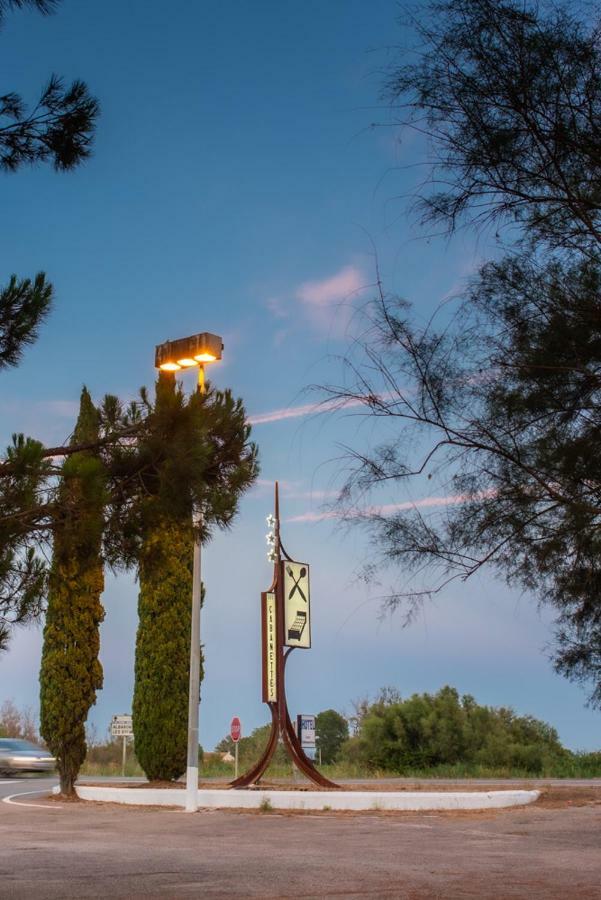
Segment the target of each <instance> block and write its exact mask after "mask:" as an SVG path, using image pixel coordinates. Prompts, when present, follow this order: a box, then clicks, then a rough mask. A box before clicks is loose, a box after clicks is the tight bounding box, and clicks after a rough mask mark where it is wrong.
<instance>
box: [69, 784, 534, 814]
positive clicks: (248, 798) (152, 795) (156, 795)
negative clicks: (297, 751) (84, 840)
mask: <svg viewBox="0 0 601 900" xmlns="http://www.w3.org/2000/svg"><path fill="white" fill-rule="evenodd" d="M76 791H77V795H78V797H80V799H81V800H92V801H95V802H99V801H100V802H105V803H123V804H128V805H132V806H171V807H182V808H183V807H185V805H186V792H185V790H182V788H181V787H173V788H152V787H136V788H135V789H134V788H131V787H123V786H117V785H114V786H107V787H105V786H100V785H87V784H86V785H84V784H82V785H77V786H76ZM539 796H540V791H536V790H501V791H344V790H337V791H326V790H322V791H306V790H304V791H299V790H271V789H269V790H261V789H255V790H219V789H206V788H200V789H199V791H198V805H199V807H200V808H201V809H265V810H271V809H273V810H279V809H282V810H295V809H296V810H324V809H327V810H354V811H374V810H397V811H406V812H415V811H425V810H480V809H503V808H507V807H511V806H525V805H527V804H529V803H533V802H534V801H535V800H537V799H538V798H539Z"/></svg>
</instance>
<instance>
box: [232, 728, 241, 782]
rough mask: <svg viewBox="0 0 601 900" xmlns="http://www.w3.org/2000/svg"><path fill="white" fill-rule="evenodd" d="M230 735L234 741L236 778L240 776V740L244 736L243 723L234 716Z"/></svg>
mask: <svg viewBox="0 0 601 900" xmlns="http://www.w3.org/2000/svg"><path fill="white" fill-rule="evenodd" d="M230 737H231V739H232V740H233V742H234V778H237V777H238V742H239V741H240V738H241V737H242V723H241V721H240V719H239V718H238V716H234V718H233V719H232V722H231V725H230Z"/></svg>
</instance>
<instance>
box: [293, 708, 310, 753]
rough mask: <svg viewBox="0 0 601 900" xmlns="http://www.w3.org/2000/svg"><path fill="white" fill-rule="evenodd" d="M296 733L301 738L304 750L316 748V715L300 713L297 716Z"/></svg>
mask: <svg viewBox="0 0 601 900" xmlns="http://www.w3.org/2000/svg"><path fill="white" fill-rule="evenodd" d="M296 733H297V735H298V736H299V738H300V743H301V747H302V748H303V750H314V749H315V716H304V715H299V716H297V717H296Z"/></svg>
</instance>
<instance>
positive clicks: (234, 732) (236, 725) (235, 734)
mask: <svg viewBox="0 0 601 900" xmlns="http://www.w3.org/2000/svg"><path fill="white" fill-rule="evenodd" d="M230 736H231V738H232V740H233V742H234V744H237V743H238V741H239V740H240V738H241V737H242V723H241V722H240V719H239V718H238V716H234V718H233V719H232V724H231V725H230Z"/></svg>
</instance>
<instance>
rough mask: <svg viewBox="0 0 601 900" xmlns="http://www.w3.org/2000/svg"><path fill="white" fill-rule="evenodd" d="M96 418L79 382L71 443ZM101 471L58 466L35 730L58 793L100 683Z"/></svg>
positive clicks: (67, 788)
mask: <svg viewBox="0 0 601 900" xmlns="http://www.w3.org/2000/svg"><path fill="white" fill-rule="evenodd" d="M99 428H100V424H99V416H98V412H97V410H96V409H95V407H94V404H93V403H92V400H91V397H90V394H89V393H88V390H87V388H85V387H84V388H83V390H82V393H81V402H80V409H79V418H78V420H77V425H76V427H75V431H74V433H73V437H72V444H87V443H91V442H94V441H97V440H98V437H99ZM105 499H106V498H105V471H104V466H103V464H102V462H101V460H100V459H99V458H98V456H97V455H95V454H94V452H92V451H80V452H78V453H74V454H73V455H72V456H71V457H69V458H68V459H67V460H66V462H65V463H64V465H63V470H62V479H61V486H60V489H59V503H58V504H57V508H58V510H59V512H58V514H57V518H56V520H55V522H54V542H53V557H52V567H51V571H50V581H49V592H48V610H47V613H46V625H45V628H44V646H43V650H42V664H41V671H40V704H41V709H40V732H41V734H42V736H43V738H44V740H45V741H46V743H47V745H48V747H49V748H50V750H51V751H52V753H53V754H54V755H55V756H56V758H57V766H58V771H59V775H60V786H61V793H63V794H66V795H69V794H73V793H74V784H75V780H76V778H77V774H78V772H79V769H80V767H81V764H82V763H83V761H84V759H85V756H86V740H85V723H86V719H87V716H88V712H89V710H90V707H91V706H93V705H94V703H95V702H96V692H97V691H98V690H100V688H101V687H102V666H101V665H100V661H99V659H98V652H99V648H100V636H99V626H100V623H101V622H102V619H103V618H104V610H103V608H102V604H101V602H100V596H101V594H102V591H103V588H104V574H103V565H102V553H101V550H102V532H103V510H104V503H105Z"/></svg>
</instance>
